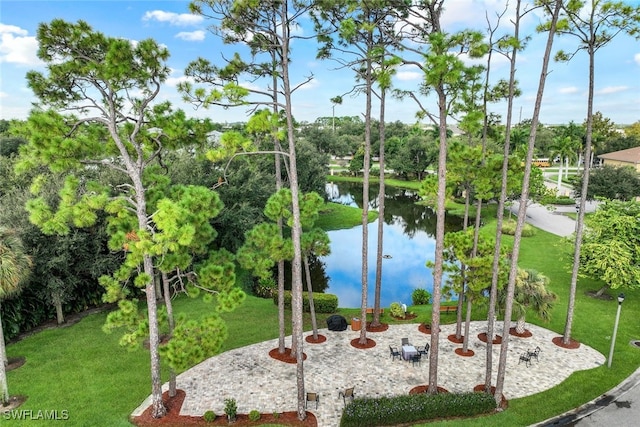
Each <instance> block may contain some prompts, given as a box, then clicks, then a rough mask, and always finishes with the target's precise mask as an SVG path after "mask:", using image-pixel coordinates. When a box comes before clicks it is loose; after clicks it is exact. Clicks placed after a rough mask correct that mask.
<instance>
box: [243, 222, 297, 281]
mask: <svg viewBox="0 0 640 427" xmlns="http://www.w3.org/2000/svg"><path fill="white" fill-rule="evenodd" d="M237 257H238V262H239V263H240V265H242V266H243V268H247V269H250V270H251V271H252V272H253V274H254V275H255V276H258V277H261V278H267V277H271V268H272V267H273V266H274V265H275V263H276V262H278V260H280V259H291V257H293V245H292V244H291V242H290V241H289V240H288V239H286V240H285V239H283V238H282V237H281V236H280V233H279V231H278V226H277V225H276V224H275V223H266V222H265V223H262V224H258V225H256V226H255V227H253V229H251V230H249V231H248V232H247V233H246V236H245V243H244V245H243V246H242V247H241V248H240V249H238V253H237Z"/></svg>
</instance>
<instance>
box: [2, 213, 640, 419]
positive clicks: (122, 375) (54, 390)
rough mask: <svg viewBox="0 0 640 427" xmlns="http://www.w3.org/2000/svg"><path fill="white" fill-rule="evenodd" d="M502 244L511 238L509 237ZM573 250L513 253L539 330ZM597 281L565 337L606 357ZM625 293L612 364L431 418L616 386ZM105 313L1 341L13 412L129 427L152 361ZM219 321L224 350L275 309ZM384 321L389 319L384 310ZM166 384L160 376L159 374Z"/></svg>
mask: <svg viewBox="0 0 640 427" xmlns="http://www.w3.org/2000/svg"><path fill="white" fill-rule="evenodd" d="M491 227H492V223H491V221H487V225H486V227H485V230H486V231H483V232H487V233H491V232H492V231H491V230H492V228H491ZM493 227H494V229H493V232H494V233H495V226H493ZM505 240H506V242H505V243H506V244H509V241H508V240H509V239H508V238H507V239H505ZM571 250H572V246H571V244H570V242H568V241H566V240H565V239H562V238H559V237H557V236H554V235H551V234H549V233H546V232H544V231H538V232H537V233H536V235H535V236H533V237H529V238H524V239H523V243H522V248H521V252H520V265H521V266H522V267H527V268H535V269H536V270H538V271H540V272H541V273H543V274H545V275H547V276H548V277H549V278H550V279H551V284H550V286H551V288H552V289H553V291H554V292H556V293H557V294H558V301H557V303H556V306H555V308H554V310H553V317H552V320H551V322H550V323H549V324H546V325H545V324H542V323H540V322H539V321H538V320H537V319H536V318H535V317H533V316H529V317H527V322H530V323H535V324H540V325H542V326H545V327H547V328H549V329H551V330H554V331H556V332H557V333H558V334H559V335H560V334H561V333H562V332H563V330H564V323H565V318H566V312H567V297H568V292H569V284H570V279H571V274H570V260H571V258H572V253H571ZM600 286H601V283H600V282H596V281H594V280H590V279H586V278H580V280H579V283H578V292H577V301H576V310H575V317H574V324H573V331H572V337H573V338H574V339H576V340H578V341H580V342H581V343H583V344H585V345H589V346H591V347H593V348H595V349H596V350H598V351H600V352H601V353H603V354H604V355H605V356H607V355H608V352H609V346H610V344H611V335H612V331H613V324H614V318H615V313H616V307H617V301H616V300H615V298H613V299H611V300H604V301H603V300H596V299H593V298H591V297H589V296H588V295H587V292H588V291H590V290H595V289H598V288H599V287H600ZM618 292H619V290H612V291H610V292H609V294H610V295H612V296H614V297H615V295H617V294H618ZM624 292H625V295H626V299H625V302H624V304H623V306H622V313H621V317H620V325H619V329H618V336H617V340H616V347H615V353H614V358H613V365H612V367H611V369H609V368H607V367H606V365H605V366H602V367H600V368H597V369H593V370H590V371H584V372H578V373H575V374H574V375H572V376H571V377H569V378H568V379H567V380H566V381H564V382H563V383H562V384H560V385H558V386H557V387H554V388H553V389H550V390H548V391H545V392H542V393H539V394H536V395H533V396H529V397H526V398H521V399H514V400H511V401H510V402H509V408H508V409H507V410H506V411H504V412H503V413H500V414H498V415H493V416H490V417H483V418H478V419H473V420H455V421H449V422H440V423H435V424H436V425H437V424H442V425H445V424H446V425H456V426H467V425H469V426H485V425H486V426H494V425H509V426H525V425H530V424H532V423H535V422H538V421H541V420H544V419H546V418H549V417H552V416H554V415H557V414H559V413H562V412H564V411H567V410H569V409H571V408H574V407H576V406H579V405H580V404H582V403H585V402H587V401H589V400H591V399H593V398H595V397H597V396H599V395H601V394H603V393H605V392H606V391H608V390H609V389H611V388H613V387H614V386H615V385H616V384H618V383H620V382H621V381H622V380H623V379H624V378H626V377H627V376H628V375H629V374H631V373H632V372H633V371H634V370H636V369H637V368H638V366H640V350H639V349H638V348H635V347H632V346H630V345H629V342H630V341H631V340H633V339H640V330H638V326H637V325H638V322H637V313H638V312H640V291H638V290H628V289H625V290H624ZM175 305H176V312H180V311H184V312H188V313H190V314H191V315H199V314H203V313H206V312H207V311H208V310H211V306H210V305H207V304H205V303H202V302H201V301H199V300H189V299H186V298H178V299H177V300H176V302H175ZM409 310H410V311H413V312H415V313H416V314H417V315H418V318H417V319H416V320H415V322H423V321H426V322H428V321H429V319H430V315H431V314H430V313H431V309H430V306H414V307H409ZM338 313H339V314H342V315H343V316H345V317H346V318H347V319H349V318H351V317H352V316H354V315H358V314H359V310H358V309H339V310H338ZM485 313H486V310H484V309H482V308H477V309H475V310H474V313H473V318H474V319H476V320H481V319H484V318H485ZM328 316H329V315H327V314H323V315H319V316H318V324H319V326H320V327H326V318H327V317H328ZM105 317H106V314H105V313H100V314H94V315H90V316H87V317H86V318H84V319H83V320H81V321H80V322H78V323H77V324H74V325H72V326H68V327H64V328H57V329H52V330H46V331H43V332H40V333H37V334H35V335H32V336H29V337H27V338H25V339H24V340H22V341H19V342H17V343H13V344H10V345H9V346H8V348H7V350H8V356H9V357H16V356H25V357H26V364H25V365H24V366H22V367H21V368H19V369H16V370H14V371H11V372H9V373H8V383H9V392H10V394H12V395H25V396H28V400H27V401H26V403H25V404H24V405H23V406H21V407H20V408H19V409H20V410H30V411H32V413H33V414H37V413H38V411H58V412H61V411H63V410H64V411H68V414H69V419H68V421H65V422H64V424H65V425H69V426H128V425H130V424H129V422H128V416H129V414H130V413H131V412H132V411H133V410H134V409H135V408H136V407H137V406H138V405H139V404H140V403H141V402H142V401H143V400H144V399H145V398H146V397H147V396H148V395H149V394H150V391H151V390H150V368H149V358H148V354H147V352H146V351H145V350H142V349H140V350H137V351H133V352H131V351H127V350H125V349H123V348H121V347H120V346H119V345H118V338H119V336H118V334H111V335H107V334H105V333H103V332H102V330H101V327H102V325H103V323H104V321H105ZM224 317H225V319H226V321H227V325H228V328H229V338H228V339H227V341H226V342H225V343H224V345H223V348H222V351H226V350H229V349H233V348H238V347H242V346H245V345H248V344H251V343H255V342H259V341H263V340H267V339H273V338H276V337H277V335H278V316H277V307H276V306H275V305H274V304H273V302H272V300H270V299H259V298H255V297H252V296H249V297H248V298H247V300H246V302H245V303H244V304H243V305H242V306H241V307H240V308H238V309H237V310H236V311H234V312H233V313H228V314H225V315H224ZM288 317H290V316H289V315H288ZM383 321H385V322H388V323H396V322H395V321H393V320H392V319H391V318H390V317H389V316H388V314H387V313H385V315H384V317H383ZM443 321H445V322H452V321H453V316H443ZM287 323H289V322H287ZM310 328H311V325H310V321H309V317H308V316H306V318H305V329H306V330H309V329H310ZM287 333H290V330H288V331H287ZM163 372H164V373H165V375H166V372H167V369H163ZM163 380H165V381H166V380H167V378H166V376H165V377H164V378H163ZM0 418H2V416H0ZM3 421H4V420H3ZM34 423H35V421H13V420H12V421H11V425H17V426H21V425H33V424H34ZM433 424H434V423H430V424H429V425H433ZM42 425H45V423H42Z"/></svg>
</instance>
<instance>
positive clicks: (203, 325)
mask: <svg viewBox="0 0 640 427" xmlns="http://www.w3.org/2000/svg"><path fill="white" fill-rule="evenodd" d="M176 320H177V322H176V326H175V328H174V330H173V335H172V337H171V340H170V341H169V342H168V343H167V344H166V345H165V346H161V347H160V354H161V355H162V356H165V357H166V359H167V361H168V363H169V366H171V367H172V368H173V369H175V370H176V371H178V372H179V371H184V370H185V369H187V368H189V367H191V366H193V363H194V361H202V360H204V359H206V358H207V357H209V356H211V355H212V354H215V353H216V352H218V350H220V347H221V346H222V343H223V342H224V341H225V340H226V339H227V335H228V332H227V325H226V324H225V322H224V320H222V318H220V316H219V315H218V314H211V315H209V316H205V317H204V318H202V319H201V320H200V321H199V322H198V321H195V320H187V319H185V318H184V317H182V316H181V317H179V318H178V319H176Z"/></svg>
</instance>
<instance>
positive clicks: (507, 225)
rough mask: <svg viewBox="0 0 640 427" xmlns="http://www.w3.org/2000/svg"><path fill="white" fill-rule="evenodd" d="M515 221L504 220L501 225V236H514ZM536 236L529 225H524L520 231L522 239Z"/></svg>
mask: <svg viewBox="0 0 640 427" xmlns="http://www.w3.org/2000/svg"><path fill="white" fill-rule="evenodd" d="M516 225H517V223H516V221H514V220H513V219H509V220H506V221H505V222H503V223H502V234H508V235H509V236H513V235H515V234H516ZM535 234H536V230H535V229H534V228H533V227H532V226H531V225H530V224H525V225H524V228H523V229H522V237H531V236H533V235H535Z"/></svg>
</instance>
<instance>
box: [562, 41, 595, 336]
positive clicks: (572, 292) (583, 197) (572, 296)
mask: <svg viewBox="0 0 640 427" xmlns="http://www.w3.org/2000/svg"><path fill="white" fill-rule="evenodd" d="M592 31H593V29H592ZM590 39H591V40H595V36H594V35H592V37H591V38H590ZM594 81H595V51H594V50H593V47H592V46H589V94H588V97H587V128H586V138H585V139H586V141H585V153H584V158H585V159H590V158H592V157H593V153H592V152H591V148H592V140H593V93H594ZM590 163H591V162H586V161H585V162H584V168H583V171H582V188H581V189H580V191H581V193H580V209H579V210H578V218H577V219H576V221H577V223H576V239H575V242H574V250H573V267H572V269H571V285H570V287H569V301H568V305H567V320H566V323H565V327H564V334H563V335H562V343H563V344H565V345H567V344H569V342H570V341H571V327H572V325H573V312H574V310H575V305H576V289H577V285H578V270H579V269H580V248H581V246H582V236H583V234H584V230H583V228H584V227H583V226H584V214H585V210H586V208H587V191H588V190H589V174H590V171H591V165H590ZM605 288H606V287H603V288H602V289H600V291H598V294H599V295H601V294H602V293H603V292H604V289H605Z"/></svg>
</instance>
